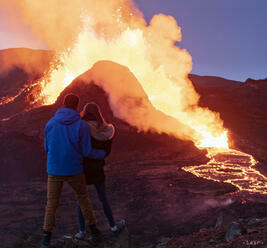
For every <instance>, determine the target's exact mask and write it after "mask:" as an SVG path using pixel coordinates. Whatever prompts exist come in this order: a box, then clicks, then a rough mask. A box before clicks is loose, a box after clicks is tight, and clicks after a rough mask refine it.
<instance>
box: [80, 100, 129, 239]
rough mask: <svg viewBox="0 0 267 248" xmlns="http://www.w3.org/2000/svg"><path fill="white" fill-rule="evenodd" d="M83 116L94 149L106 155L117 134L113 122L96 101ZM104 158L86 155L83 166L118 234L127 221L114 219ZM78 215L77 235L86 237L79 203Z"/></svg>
mask: <svg viewBox="0 0 267 248" xmlns="http://www.w3.org/2000/svg"><path fill="white" fill-rule="evenodd" d="M81 118H82V119H83V120H84V121H85V122H86V124H87V125H88V127H89V129H90V134H91V143H92V147H93V148H94V149H101V150H104V151H105V153H106V156H108V155H109V154H110V152H111V146H112V140H113V137H114V135H115V128H114V126H113V125H112V124H108V123H107V122H106V121H105V119H104V117H103V115H102V113H101V110H100V107H99V106H98V105H97V104H96V103H94V102H90V103H87V104H86V105H85V106H84V108H83V110H82V112H81ZM104 166H105V160H104V159H91V158H87V157H85V158H84V159H83V168H84V174H85V178H86V184H87V185H92V184H93V185H94V186H95V188H96V191H97V195H98V198H99V200H100V201H101V203H102V206H103V209H104V213H105V215H106V217H107V219H108V222H109V225H110V228H111V231H112V233H113V234H115V235H116V234H118V233H119V232H120V231H121V230H122V229H123V228H124V226H125V221H124V220H121V221H120V222H119V223H118V224H117V225H116V223H115V221H114V218H113V214H112V210H111V208H110V205H109V202H108V199H107V195H106V184H105V172H104ZM77 215H78V223H79V229H80V230H79V232H78V233H77V234H76V235H75V237H76V238H78V239H84V238H85V235H86V233H85V222H84V217H83V214H82V211H81V208H80V206H79V205H77Z"/></svg>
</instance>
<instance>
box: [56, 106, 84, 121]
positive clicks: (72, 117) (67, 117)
mask: <svg viewBox="0 0 267 248" xmlns="http://www.w3.org/2000/svg"><path fill="white" fill-rule="evenodd" d="M53 119H54V120H55V121H56V122H59V123H60V124H63V125H71V124H73V123H74V122H76V121H78V120H80V119H81V117H80V114H79V113H78V112H77V111H75V110H74V109H71V108H62V109H59V110H58V111H57V112H56V114H55V116H54V118H53Z"/></svg>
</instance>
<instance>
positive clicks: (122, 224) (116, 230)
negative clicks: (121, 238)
mask: <svg viewBox="0 0 267 248" xmlns="http://www.w3.org/2000/svg"><path fill="white" fill-rule="evenodd" d="M125 226H126V221H125V220H120V222H119V223H118V224H117V225H116V226H114V227H112V228H111V232H112V233H113V235H114V236H118V235H119V234H120V232H121V231H122V230H123V229H124V228H125Z"/></svg>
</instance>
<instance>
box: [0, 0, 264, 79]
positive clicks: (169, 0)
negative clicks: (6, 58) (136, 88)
mask: <svg viewBox="0 0 267 248" xmlns="http://www.w3.org/2000/svg"><path fill="white" fill-rule="evenodd" d="M135 2H136V3H137V5H138V7H139V8H140V10H141V11H142V12H143V13H144V17H145V19H146V20H147V22H148V23H149V21H150V19H151V18H152V16H153V15H154V14H158V13H163V14H166V15H172V16H173V17H174V18H175V19H176V20H177V22H178V25H179V26H180V27H181V28H182V34H183V40H182V42H181V43H177V45H178V46H179V47H182V48H185V49H187V50H188V51H189V53H190V54H191V56H192V58H193V70H192V73H194V74H199V75H212V76H220V77H224V78H228V79H233V80H238V81H245V80H246V79H247V78H255V79H259V78H267V0H164V1H163V0H135ZM7 23H8V21H7V17H6V16H5V12H4V10H3V9H2V10H1V9H0V49H4V48H9V47H29V48H35V49H36V48H45V45H44V44H43V43H42V42H41V41H40V40H38V38H37V37H35V36H34V35H33V34H32V32H31V29H30V27H26V26H24V25H23V24H21V25H20V27H19V30H20V31H19V32H17V31H16V32H15V30H18V27H17V26H15V25H18V24H14V27H13V28H12V27H11V28H10V25H7Z"/></svg>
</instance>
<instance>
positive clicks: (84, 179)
mask: <svg viewBox="0 0 267 248" xmlns="http://www.w3.org/2000/svg"><path fill="white" fill-rule="evenodd" d="M78 104H79V98H78V96H76V95H73V94H69V95H67V96H65V98H64V108H62V109H59V110H58V111H57V112H56V114H55V116H54V117H53V118H52V119H50V120H49V121H48V123H47V124H46V128H45V140H44V143H45V151H46V152H47V173H48V182H47V204H46V209H45V218H44V226H43V230H44V234H43V238H42V242H41V248H47V247H49V245H50V239H51V234H52V231H53V229H54V227H55V217H56V211H57V208H58V205H59V201H60V196H61V192H62V187H63V184H64V182H67V183H68V184H69V185H70V186H71V188H72V189H73V190H74V192H75V194H76V197H77V201H78V204H77V217H78V223H79V232H78V233H77V234H76V235H75V237H76V238H78V239H84V238H85V234H86V227H89V229H90V232H91V239H90V243H91V244H92V245H97V243H98V242H99V241H100V239H101V233H100V231H99V229H98V228H97V226H96V218H95V215H94V211H93V207H92V204H91V201H90V199H89V195H88V191H87V187H86V185H89V184H94V185H95V187H96V191H97V195H98V198H99V200H100V201H101V203H102V206H103V209H104V213H105V215H106V217H107V219H108V222H109V225H110V228H111V232H112V233H113V234H114V235H116V234H118V233H119V232H120V231H121V230H122V229H123V228H124V226H125V221H124V220H121V221H120V222H119V224H117V225H116V223H115V221H114V218H113V215H112V211H111V208H110V206H109V202H108V200H107V196H106V186H105V174H104V168H103V167H104V165H105V160H104V159H105V158H106V157H107V156H108V155H109V153H110V151H111V143H112V139H113V136H114V133H115V128H114V126H113V125H112V124H107V123H106V121H105V119H104V118H103V116H102V114H101V111H100V108H99V106H98V105H97V104H95V103H87V104H86V105H85V106H84V108H83V111H82V112H81V114H79V113H78V112H77V107H78Z"/></svg>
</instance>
